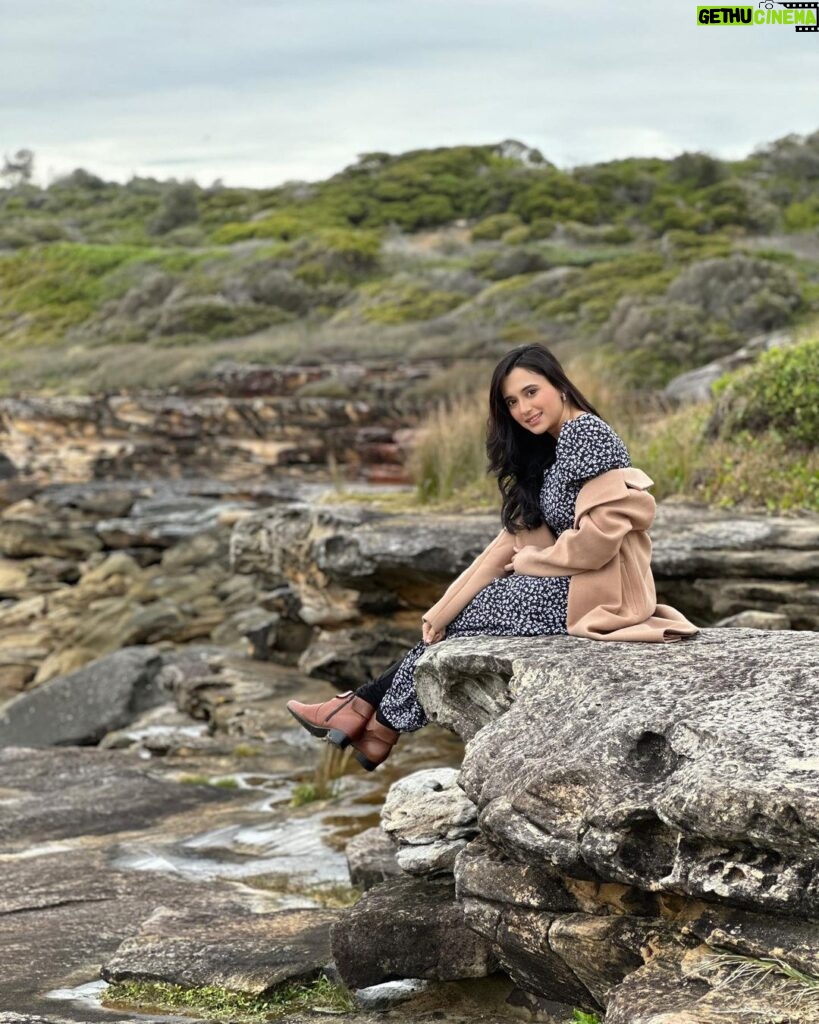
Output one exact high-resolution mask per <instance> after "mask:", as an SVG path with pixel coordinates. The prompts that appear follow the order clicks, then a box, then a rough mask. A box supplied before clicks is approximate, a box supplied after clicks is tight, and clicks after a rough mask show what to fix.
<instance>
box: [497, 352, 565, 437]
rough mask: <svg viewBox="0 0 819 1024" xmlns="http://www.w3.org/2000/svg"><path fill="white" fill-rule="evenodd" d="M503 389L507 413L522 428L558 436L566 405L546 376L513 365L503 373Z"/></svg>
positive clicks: (535, 432)
mask: <svg viewBox="0 0 819 1024" xmlns="http://www.w3.org/2000/svg"><path fill="white" fill-rule="evenodd" d="M502 392H503V400H504V402H505V403H506V408H507V409H508V410H509V415H510V416H511V417H512V419H513V420H514V421H515V422H516V423H519V424H520V425H521V426H522V427H523V429H524V430H529V431H531V432H532V433H533V434H546V433H549V434H551V435H552V436H553V437H557V435H558V434H559V433H560V427H561V422H560V421H561V419H562V418H563V414H564V412H568V405H564V403H563V399H562V398H561V397H560V392H559V391H558V389H557V388H556V387H555V386H554V385H553V384H551V383H550V382H549V381H548V380H547V379H546V377H543V376H542V375H541V374H539V373H535V371H534V370H524V369H523V367H521V366H516V367H515V369H514V370H512V371H510V373H508V374H507V375H506V378H505V379H504V381H503V385H502Z"/></svg>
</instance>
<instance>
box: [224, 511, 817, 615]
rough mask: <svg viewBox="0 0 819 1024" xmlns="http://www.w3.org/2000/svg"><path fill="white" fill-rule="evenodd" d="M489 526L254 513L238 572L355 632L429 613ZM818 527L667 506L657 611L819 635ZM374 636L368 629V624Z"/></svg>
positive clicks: (234, 554) (243, 532) (658, 529)
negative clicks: (662, 607) (784, 623)
mask: <svg viewBox="0 0 819 1024" xmlns="http://www.w3.org/2000/svg"><path fill="white" fill-rule="evenodd" d="M497 530H498V523H497V520H496V518H495V517H493V516H487V515H468V516H459V517H451V516H424V517H423V518H422V519H420V520H419V518H418V517H415V516H408V515H403V516H402V515H388V514H385V513H376V512H373V511H372V509H362V508H356V507H355V506H343V507H342V506H338V507H333V506H329V505H327V506H321V507H320V508H315V507H311V506H308V505H294V506H290V507H287V508H281V507H279V508H275V509H273V510H272V511H265V512H258V513H253V514H251V515H250V516H248V517H247V518H246V519H245V520H244V521H242V522H241V523H239V524H237V526H236V527H235V528H234V531H233V533H232V536H231V565H232V567H233V569H234V571H236V572H248V573H250V572H252V573H254V574H263V575H264V576H266V577H268V578H269V579H270V580H271V582H272V583H274V584H276V585H280V584H281V583H282V581H283V580H285V579H286V580H287V581H288V583H289V585H290V588H291V590H292V592H293V593H294V594H295V595H296V597H297V600H298V605H299V611H298V614H299V615H300V617H301V618H302V620H303V621H304V622H307V623H310V624H311V625H316V626H323V627H329V628H330V629H331V630H336V629H338V628H340V627H344V628H355V627H356V626H357V625H360V624H361V623H365V622H367V620H368V617H369V616H370V615H373V614H377V615H383V614H387V613H391V614H392V613H394V612H395V611H396V610H397V609H401V608H412V609H416V610H418V611H425V610H426V609H427V608H428V607H429V606H430V605H431V604H432V603H434V601H436V600H437V599H438V597H439V596H440V594H441V591H442V590H443V589H444V587H445V586H446V584H447V583H449V581H450V580H451V579H452V578H453V577H455V576H456V575H457V574H458V573H459V572H460V571H462V570H463V569H464V568H465V567H466V566H467V565H468V564H469V563H470V561H471V560H472V559H473V558H474V557H475V555H477V554H478V553H479V552H480V551H481V550H482V549H483V548H484V547H485V545H486V544H487V543H488V542H489V541H490V540H491V539H492V537H493V536H494V535H495V534H496V533H497ZM817 536H819V516H816V515H815V514H811V513H804V514H801V515H798V516H769V515H766V514H764V513H747V512H727V511H724V510H720V509H709V508H706V507H705V506H700V505H693V504H687V503H683V502H663V503H660V505H659V506H658V510H657V517H656V520H655V523H654V526H653V528H652V540H653V545H654V553H653V563H652V565H653V571H654V576H655V580H656V582H657V591H658V595H659V599H660V600H661V601H662V600H666V601H668V602H669V603H671V604H673V605H674V606H675V607H678V608H680V610H681V611H683V612H684V613H685V614H687V615H689V616H690V617H692V618H693V619H694V621H696V622H698V623H700V624H702V623H712V622H715V621H717V620H719V619H723V618H725V617H727V616H729V615H733V614H737V613H739V612H742V611H745V610H758V611H762V612H767V613H770V614H778V615H786V616H787V619H788V623H789V625H790V626H791V627H792V628H798V629H819V546H817V539H816V538H817ZM367 625H369V623H368V622H367Z"/></svg>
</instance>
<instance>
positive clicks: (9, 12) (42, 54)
mask: <svg viewBox="0 0 819 1024" xmlns="http://www.w3.org/2000/svg"><path fill="white" fill-rule="evenodd" d="M695 8H696V4H695V3H693V2H692V3H690V4H689V3H688V2H687V0H675V2H674V3H673V4H664V5H659V4H647V3H645V2H642V0H640V2H638V0H624V2H622V3H619V4H616V5H612V4H610V3H609V4H606V3H604V0H579V2H577V3H568V2H562V3H559V2H557V0H503V2H501V0H413V2H412V3H410V2H408V0H380V2H376V0H299V2H295V0H265V2H257V0H232V2H227V0H197V2H193V0H161V2H160V0H140V3H138V4H134V5H129V6H128V7H126V6H125V5H123V4H112V3H110V0H106V2H103V0H60V2H57V0H39V2H38V0H34V2H32V0H25V2H23V0H5V3H4V16H3V17H4V21H3V34H2V39H1V40H0V61H2V66H3V69H4V76H3V77H4V85H3V114H2V122H0V143H2V146H3V149H4V150H5V151H6V152H11V151H13V150H16V149H18V148H20V147H21V146H28V147H30V148H32V149H34V151H35V153H36V157H37V166H38V169H39V173H40V174H41V175H46V174H48V173H49V172H50V173H52V174H56V173H62V172H64V171H67V170H70V169H72V168H73V167H76V166H84V167H87V168H88V169H89V170H92V171H95V172H96V173H98V174H103V175H104V176H106V177H110V178H115V179H119V180H125V179H127V178H128V177H129V176H130V175H131V174H134V173H138V174H151V175H154V176H157V177H169V176H175V177H195V178H196V179H197V180H199V181H200V182H202V183H208V182H210V181H211V180H213V179H214V178H216V177H221V178H223V179H224V180H226V181H227V182H228V183H235V184H247V185H271V184H275V183H277V182H279V181H282V180H285V179H289V178H307V179H316V178H321V177H325V176H327V175H328V174H331V173H334V172H335V171H338V170H340V169H341V168H342V167H343V166H345V165H346V164H349V163H350V162H351V161H352V160H354V159H355V156H356V154H358V153H360V152H366V151H369V150H387V151H391V152H399V151H402V150H406V149H414V148H421V147H427V146H443V145H455V144H459V143H480V142H484V143H485V142H497V141H500V140H501V139H504V138H510V137H511V138H518V139H520V140H521V141H524V142H526V143H527V144H529V145H532V146H536V147H538V148H539V149H541V150H542V152H543V153H544V154H545V155H546V156H547V157H549V158H550V159H552V160H554V161H555V162H556V163H558V164H561V165H564V166H567V165H572V164H577V163H588V162H593V161H596V160H604V159H612V158H615V157H622V156H627V155H658V156H669V155H673V154H674V153H677V152H680V151H682V150H683V149H705V150H709V151H712V152H715V153H718V154H721V155H724V156H730V157H736V156H740V155H743V154H744V153H746V152H748V151H749V150H750V149H752V148H753V147H754V145H756V144H758V143H762V142H765V141H769V140H771V139H773V138H776V137H779V136H781V135H784V134H787V133H789V132H792V131H797V132H808V131H812V130H815V129H816V128H817V127H819V125H817V123H816V117H815V113H814V112H815V110H816V109H817V100H819V86H817V82H819V74H817V72H819V48H817V46H816V39H815V37H814V36H805V35H803V34H802V35H800V34H797V33H795V32H794V31H793V29H792V28H789V27H784V26H782V27H780V26H771V27H765V28H760V29H756V28H749V29H745V30H744V31H737V30H735V31H733V32H728V31H727V30H726V29H723V28H713V29H708V28H701V27H699V26H697V24H696V17H695Z"/></svg>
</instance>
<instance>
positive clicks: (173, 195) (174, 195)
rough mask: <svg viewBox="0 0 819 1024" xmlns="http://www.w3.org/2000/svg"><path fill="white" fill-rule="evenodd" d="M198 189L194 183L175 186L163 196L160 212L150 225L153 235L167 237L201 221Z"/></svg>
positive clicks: (149, 228)
mask: <svg viewBox="0 0 819 1024" xmlns="http://www.w3.org/2000/svg"><path fill="white" fill-rule="evenodd" d="M197 192H198V189H197V187H196V185H195V184H194V183H193V182H185V183H183V184H180V185H173V186H172V187H171V188H169V189H168V190H167V191H166V192H165V193H164V194H163V196H162V200H161V202H160V204H159V210H158V211H157V214H156V216H155V217H154V218H153V219H152V220H151V222H150V223H149V225H148V230H149V232H150V233H151V234H152V235H165V234H167V233H168V232H169V231H172V230H173V229H174V228H180V227H183V226H184V225H186V224H194V223H195V222H196V221H198V220H199V205H198V202H197Z"/></svg>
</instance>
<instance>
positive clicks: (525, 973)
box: [334, 629, 819, 1024]
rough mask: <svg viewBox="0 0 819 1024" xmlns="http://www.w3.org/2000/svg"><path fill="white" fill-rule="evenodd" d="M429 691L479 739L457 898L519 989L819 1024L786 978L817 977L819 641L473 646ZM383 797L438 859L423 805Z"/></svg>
mask: <svg viewBox="0 0 819 1024" xmlns="http://www.w3.org/2000/svg"><path fill="white" fill-rule="evenodd" d="M416 679H417V685H418V691H419V695H420V697H421V700H422V702H423V704H424V706H425V708H426V710H427V713H428V714H429V715H430V717H431V718H432V719H433V720H435V721H437V722H439V723H440V724H444V725H445V726H447V727H448V728H450V729H453V730H454V731H456V732H457V733H458V734H459V735H460V736H462V737H463V738H464V739H465V740H466V741H467V747H466V754H465V757H464V762H463V767H462V770H461V772H460V775H459V777H458V783H459V786H460V788H462V789H463V791H464V795H465V796H466V797H468V798H469V800H470V802H471V803H472V804H473V805H474V808H475V811H476V812H477V825H478V828H479V835H478V836H477V837H475V838H473V839H472V840H471V841H469V842H468V843H467V844H466V845H465V846H464V847H463V849H461V851H460V852H459V853H458V855H457V857H456V859H455V861H454V864H453V867H452V871H453V875H454V880H455V902H456V903H457V905H458V906H459V907H460V908H461V909H462V911H463V914H464V918H465V921H466V923H467V925H468V926H469V927H470V928H471V929H472V930H473V931H475V932H476V933H477V934H478V935H480V936H481V937H482V938H483V939H484V940H485V941H486V942H487V943H488V946H489V949H490V950H491V953H492V955H493V956H494V958H495V959H496V960H497V963H498V964H499V965H500V966H501V967H502V969H503V970H504V971H506V972H507V973H508V975H509V976H510V977H511V979H512V980H513V981H514V982H515V983H517V984H518V985H519V986H520V987H521V989H523V990H525V991H527V992H529V993H530V994H532V996H533V997H534V998H539V999H547V1000H552V1001H557V1002H559V1003H563V1004H566V1005H569V1006H571V1005H575V1006H582V1007H586V1008H587V1009H590V1010H591V1009H595V1008H596V1009H597V1011H598V1012H602V1011H605V1020H606V1022H614V1024H637V1022H639V1024H670V1022H671V1021H674V1022H675V1024H677V1022H684V1024H700V1022H704V1021H706V1020H708V1021H710V1020H717V1019H730V1020H731V1021H735V1022H736V1024H752V1022H754V1021H758V1020H759V1019H769V1020H783V1021H784V1020H788V1021H790V1020H797V1019H798V1020H799V1022H800V1024H813V1022H816V1021H819V1011H817V1009H816V1006H815V1003H812V1002H810V1001H809V1000H806V997H805V996H804V991H805V990H804V989H800V986H799V983H798V980H796V981H795V980H794V978H793V976H791V977H790V978H788V977H787V975H786V973H785V972H786V971H787V970H788V969H793V971H801V972H803V973H805V974H806V975H808V976H812V977H819V940H817V934H819V932H817V927H818V926H819V888H817V874H816V865H817V863H819V798H817V792H818V791H819V787H817V783H819V759H817V757H816V736H817V735H819V712H817V710H816V701H815V689H816V683H817V680H819V635H817V634H816V633H812V632H808V631H804V632H793V631H781V632H770V631H762V630H740V629H707V630H704V631H703V632H702V633H701V634H699V635H698V636H697V637H695V638H693V639H691V640H688V641H685V642H681V643H673V644H667V645H648V644H606V643H597V642H592V641H586V640H580V639H576V638H573V637H543V638H538V639H522V638H472V639H460V640H452V641H449V642H447V643H445V644H436V645H433V646H432V647H431V648H430V649H429V651H428V652H427V653H426V654H425V656H424V657H423V658H422V660H421V661H420V662H419V666H418V669H417V672H416ZM424 784H425V779H424V778H423V777H422V776H420V777H418V778H417V779H416V781H415V782H414V783H413V780H412V778H410V779H405V780H402V782H401V783H400V784H398V785H400V787H402V788H401V791H400V792H404V791H405V790H406V791H408V792H412V791H413V789H415V790H418V789H421V790H422V789H423V788H424ZM395 788H396V787H395V786H394V787H393V789H395ZM387 803H388V804H390V803H393V804H394V806H395V807H396V808H400V807H402V806H403V807H404V808H405V812H406V813H405V814H404V815H403V816H401V817H400V819H399V820H400V822H401V823H400V829H397V830H394V832H395V834H396V835H397V836H398V838H399V840H400V837H401V835H404V836H407V837H409V836H412V835H413V829H414V828H415V830H416V831H417V834H418V835H419V836H420V835H423V836H424V837H425V838H426V839H427V840H428V841H429V842H430V843H431V844H432V845H434V842H435V834H434V833H435V830H434V829H433V830H430V829H429V828H428V827H427V820H428V818H429V812H428V811H427V810H426V809H425V808H424V804H423V802H421V803H420V804H419V805H418V807H419V818H418V822H417V823H416V824H415V826H414V823H413V814H414V806H413V804H412V803H411V802H409V801H406V800H403V801H402V800H401V799H400V793H399V792H398V791H397V790H396V793H395V796H393V794H392V793H391V794H390V797H388V801H387ZM454 807H455V805H454V804H452V802H451V801H450V810H449V812H448V814H447V813H442V814H441V818H440V822H439V825H438V832H439V833H440V831H441V830H442V829H443V830H444V831H445V830H446V828H447V827H451V826H452V824H453V823H455V822H457V821H458V820H459V816H460V811H457V812H456V811H454V810H453V808H454ZM443 808H444V803H443V802H441V803H440V804H439V809H440V810H441V811H442V812H443ZM389 820H390V814H387V813H386V808H385V813H384V814H382V828H383V827H385V826H386V825H387V824H388V822H389ZM447 822H448V823H449V824H448V825H447V824H446V823H447ZM399 850H400V847H399ZM399 855H400V854H399ZM429 864H430V867H431V869H432V870H434V869H435V868H434V866H433V864H434V862H433V861H429ZM429 873H430V872H429V871H428V872H427V874H429ZM390 885H393V886H394V885H395V883H394V882H393V883H391V882H386V883H384V885H383V886H382V887H381V888H382V889H383V890H384V892H385V896H384V899H386V893H387V891H388V889H389V886H390ZM345 927H346V924H345V921H344V919H342V921H340V922H339V923H338V924H337V925H335V931H334V934H335V935H337V936H338V935H340V933H341V932H342V931H343V929H344V928H345ZM730 956H734V957H738V958H740V959H739V960H735V961H732V960H730V959H729V957H730ZM754 958H756V959H760V958H762V959H768V960H774V961H776V962H778V963H779V964H781V965H784V968H783V969H781V970H777V968H776V962H775V963H774V969H773V970H770V971H768V972H767V973H766V974H765V975H764V976H763V975H762V974H760V972H759V971H756V972H755V973H747V972H749V971H752V968H753V964H752V960H753V959H754ZM740 967H741V968H742V969H740ZM743 979H744V980H743ZM797 1004H798V1005H799V1007H800V1009H799V1015H798V1016H797V1017H792V1016H789V1014H790V1013H792V1012H793V1007H794V1006H795V1005H797ZM765 1015H767V1016H765Z"/></svg>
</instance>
